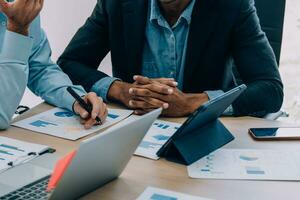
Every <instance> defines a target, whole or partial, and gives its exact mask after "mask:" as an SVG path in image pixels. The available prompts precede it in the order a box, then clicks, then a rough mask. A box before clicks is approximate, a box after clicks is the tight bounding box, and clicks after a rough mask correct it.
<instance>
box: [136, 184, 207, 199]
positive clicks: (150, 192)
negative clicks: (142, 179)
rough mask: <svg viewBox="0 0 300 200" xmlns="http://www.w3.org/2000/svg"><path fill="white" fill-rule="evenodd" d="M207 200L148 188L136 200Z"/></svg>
mask: <svg viewBox="0 0 300 200" xmlns="http://www.w3.org/2000/svg"><path fill="white" fill-rule="evenodd" d="M187 199H188V200H208V199H206V198H201V197H197V196H191V195H187V194H183V193H179V192H173V191H169V190H163V189H159V188H154V187H148V188H147V189H146V190H145V191H144V192H143V193H142V194H141V195H140V196H139V198H137V200H187Z"/></svg>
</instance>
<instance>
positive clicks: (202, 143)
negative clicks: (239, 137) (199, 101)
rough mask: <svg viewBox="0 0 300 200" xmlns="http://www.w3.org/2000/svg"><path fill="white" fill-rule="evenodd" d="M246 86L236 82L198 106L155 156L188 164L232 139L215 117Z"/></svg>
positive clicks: (219, 114) (220, 113)
mask: <svg viewBox="0 0 300 200" xmlns="http://www.w3.org/2000/svg"><path fill="white" fill-rule="evenodd" d="M246 88H247V86H246V85H241V86H238V87H236V88H234V89H232V90H230V91H228V92H226V93H224V94H223V95H221V96H219V97H217V98H216V99H213V100H212V101H209V102H207V103H206V104H204V105H202V106H200V107H199V108H198V109H197V110H196V111H195V112H194V113H193V114H192V115H190V117H189V118H188V119H187V121H186V122H185V123H184V124H183V125H182V126H181V127H180V128H179V129H178V130H177V131H176V133H175V134H174V135H173V136H172V137H171V138H170V139H169V140H168V141H167V142H166V143H165V144H164V145H163V146H162V147H161V148H160V150H159V151H158V152H157V155H158V156H159V157H165V158H166V159H167V160H170V161H173V162H177V163H181V164H185V165H190V164H192V163H193V162H195V161H197V160H199V159H201V158H202V157H204V156H206V155H208V154H209V153H211V152H213V151H215V150H217V149H218V148H221V147H222V146H224V145H225V144H227V143H229V142H230V141H232V140H234V137H233V135H232V134H231V133H230V132H229V131H228V130H227V129H226V127H225V126H224V125H223V124H222V123H221V122H220V121H219V120H218V117H219V116H221V115H222V113H223V112H224V111H225V110H226V109H227V108H228V106H229V105H231V104H232V102H233V101H234V100H235V99H236V98H238V96H239V95H240V94H241V93H242V92H243V91H244V90H245V89H246Z"/></svg>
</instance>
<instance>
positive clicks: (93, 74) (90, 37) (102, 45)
mask: <svg viewBox="0 0 300 200" xmlns="http://www.w3.org/2000/svg"><path fill="white" fill-rule="evenodd" d="M103 9H104V6H103V5H102V1H98V2H97V5H96V7H95V9H94V11H93V13H92V15H91V16H90V17H89V18H88V19H87V21H86V23H85V24H84V25H83V26H82V27H81V28H80V29H79V30H78V31H77V33H76V34H75V35H74V37H73V38H72V40H71V42H70V43H69V45H68V46H67V48H66V49H65V51H64V53H63V54H62V55H61V57H60V58H59V60H58V62H57V63H58V65H59V66H60V67H61V68H62V70H63V71H64V72H65V73H66V74H68V76H69V77H70V79H71V80H72V82H73V83H74V84H79V85H82V86H83V87H84V89H85V90H86V91H91V89H92V87H93V85H94V84H95V83H96V82H98V81H99V80H101V79H102V78H105V77H107V76H108V75H106V74H105V73H103V72H101V71H98V67H99V65H100V63H101V61H102V60H103V58H104V57H105V56H106V55H107V53H108V52H109V51H110V44H109V41H110V39H109V37H108V24H107V19H106V15H105V14H104V13H105V12H104V10H103Z"/></svg>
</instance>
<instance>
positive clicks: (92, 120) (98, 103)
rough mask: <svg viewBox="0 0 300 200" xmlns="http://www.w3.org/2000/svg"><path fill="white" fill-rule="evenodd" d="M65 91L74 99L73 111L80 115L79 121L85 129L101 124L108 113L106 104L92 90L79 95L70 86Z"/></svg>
mask: <svg viewBox="0 0 300 200" xmlns="http://www.w3.org/2000/svg"><path fill="white" fill-rule="evenodd" d="M67 91H68V92H69V93H70V94H71V95H72V96H73V97H74V99H75V100H76V102H75V103H74V106H73V109H74V112H75V113H76V114H79V115H80V117H81V123H82V124H84V127H85V128H86V129H89V128H91V127H92V126H94V125H101V124H102V123H103V122H104V121H105V119H106V117H107V113H108V111H107V106H106V104H105V103H104V102H103V100H102V99H101V98H100V97H98V96H97V95H96V94H95V93H94V92H90V93H88V94H87V95H85V96H84V97H80V96H79V95H78V94H77V93H76V92H75V91H74V90H73V89H72V88H71V87H68V88H67Z"/></svg>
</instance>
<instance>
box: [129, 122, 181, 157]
mask: <svg viewBox="0 0 300 200" xmlns="http://www.w3.org/2000/svg"><path fill="white" fill-rule="evenodd" d="M180 126H181V124H178V123H172V122H167V121H163V120H156V121H155V122H154V123H153V124H152V126H151V128H150V129H149V131H148V132H147V134H146V136H145V137H144V139H143V141H142V142H141V143H140V145H139V147H138V148H137V150H136V152H135V154H136V155H139V156H143V157H146V158H150V159H154V160H157V159H159V157H158V156H157V155H156V153H157V151H158V150H159V149H160V148H161V147H162V145H163V144H164V143H165V142H166V141H168V139H169V138H170V137H171V136H172V135H173V134H174V133H175V132H176V131H177V129H178V128H179V127H180Z"/></svg>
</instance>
